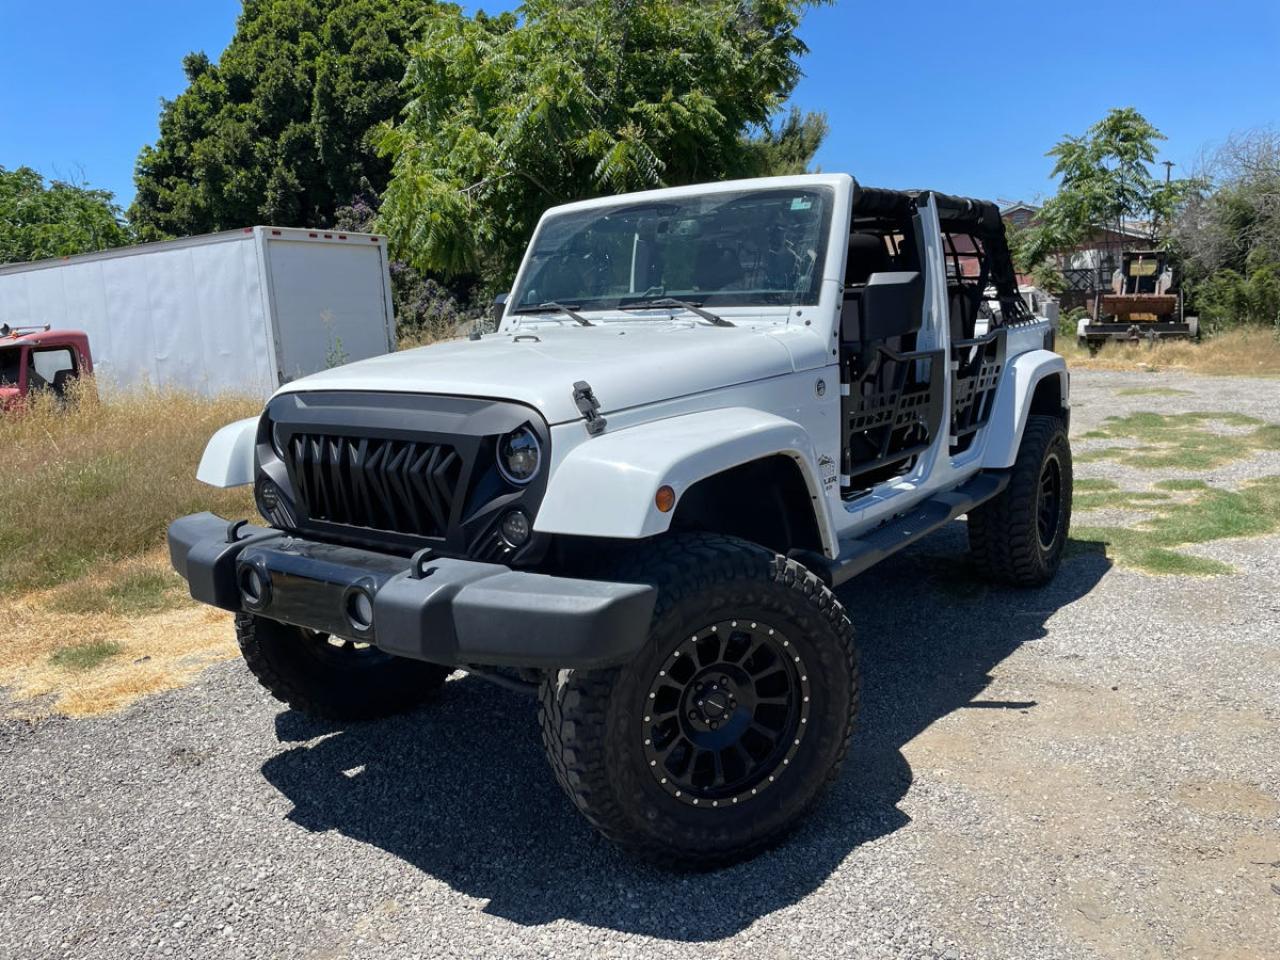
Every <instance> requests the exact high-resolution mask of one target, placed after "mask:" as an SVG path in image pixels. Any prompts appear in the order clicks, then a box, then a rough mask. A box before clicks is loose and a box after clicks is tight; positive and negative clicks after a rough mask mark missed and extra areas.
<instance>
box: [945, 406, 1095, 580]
mask: <svg viewBox="0 0 1280 960" xmlns="http://www.w3.org/2000/svg"><path fill="white" fill-rule="evenodd" d="M1071 491H1072V470H1071V445H1070V443H1069V442H1068V440H1067V430H1066V426H1065V425H1064V424H1063V422H1062V420H1060V419H1059V418H1058V417H1049V416H1041V415H1035V414H1033V415H1032V416H1029V417H1028V418H1027V426H1026V429H1025V430H1024V431H1023V433H1022V444H1021V445H1020V446H1019V447H1018V458H1017V460H1016V461H1015V462H1014V465H1013V469H1012V471H1011V472H1010V477H1009V485H1008V486H1007V487H1005V489H1004V491H1003V492H1001V494H1000V495H999V496H998V497H995V498H994V499H992V500H989V501H987V502H986V503H984V504H983V505H982V506H980V507H978V508H977V509H976V510H974V511H972V512H971V513H970V514H969V549H970V550H971V552H972V555H973V560H974V563H975V564H976V565H977V567H978V569H979V570H981V571H982V573H983V574H984V575H985V576H987V577H988V578H989V579H991V580H995V581H998V582H1002V583H1010V584H1013V585H1015V586H1019V587H1039V586H1043V585H1044V584H1046V583H1048V582H1049V581H1050V580H1052V579H1053V575H1054V574H1055V573H1057V572H1058V566H1059V565H1060V564H1061V562H1062V551H1063V549H1064V548H1065V547H1066V543H1067V536H1068V534H1069V532H1070V529H1071Z"/></svg>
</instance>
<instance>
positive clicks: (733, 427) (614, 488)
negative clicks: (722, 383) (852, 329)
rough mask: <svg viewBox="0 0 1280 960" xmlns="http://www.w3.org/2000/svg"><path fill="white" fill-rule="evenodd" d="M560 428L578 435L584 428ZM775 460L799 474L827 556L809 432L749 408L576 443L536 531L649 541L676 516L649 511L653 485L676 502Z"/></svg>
mask: <svg viewBox="0 0 1280 960" xmlns="http://www.w3.org/2000/svg"><path fill="white" fill-rule="evenodd" d="M558 429H563V430H581V429H582V424H581V423H573V424H568V425H566V426H564V427H561V428H558ZM555 446H556V441H555V432H554V431H553V433H552V449H555ZM779 454H780V455H783V456H788V457H791V458H792V459H794V460H795V462H796V465H797V466H798V467H799V468H800V473H801V476H802V477H803V478H804V482H805V486H806V488H807V489H808V491H809V496H810V499H811V501H812V504H813V509H814V512H815V518H816V520H817V523H818V531H819V533H820V534H821V536H822V540H823V546H824V548H826V549H827V550H828V551H829V552H830V551H832V550H833V549H834V547H835V544H836V532H835V527H834V525H833V523H832V519H831V515H830V511H829V510H828V508H827V500H826V495H825V493H824V491H823V488H822V481H821V478H820V474H819V472H818V469H817V455H816V453H815V451H814V448H813V441H812V440H811V439H810V437H809V434H808V432H807V431H806V430H805V429H804V428H803V427H802V426H800V425H799V424H798V423H796V422H795V421H793V420H787V419H785V418H783V417H779V416H775V415H774V414H770V413H764V412H762V411H760V410H752V409H750V408H748V407H729V408H726V409H720V410H706V411H702V412H699V413H689V414H684V415H683V416H678V417H670V418H667V419H664V420H655V421H652V422H650V423H645V424H641V425H639V426H635V427H629V428H626V429H622V430H618V431H616V432H613V433H605V434H602V435H600V436H597V437H593V438H591V439H589V440H584V441H582V442H580V443H578V444H577V445H576V446H574V447H573V448H572V449H571V450H569V452H568V453H567V454H566V455H565V457H564V458H563V459H562V460H559V461H558V462H557V463H555V464H554V466H553V473H552V475H551V479H550V482H549V483H548V486H547V494H546V497H545V498H544V499H543V501H542V506H541V507H540V508H539V510H538V516H537V519H536V520H535V521H534V529H536V530H538V531H541V532H544V533H560V534H569V535H574V536H586V537H617V538H622V539H639V538H641V537H651V536H654V535H656V534H659V533H663V532H664V531H666V530H667V529H668V527H670V525H671V518H672V516H673V514H674V511H672V512H671V513H662V512H660V511H659V510H658V509H657V507H655V506H654V495H655V494H656V493H657V491H658V487H660V486H662V485H663V484H668V485H670V486H671V487H672V488H673V489H674V490H675V492H676V498H677V502H678V501H679V498H680V496H681V495H682V494H683V493H684V492H685V491H686V490H688V489H689V488H690V487H691V486H693V485H694V484H695V483H697V482H698V481H699V480H703V479H705V478H707V477H710V476H713V475H715V474H717V473H722V472H723V471H725V470H728V469H730V468H732V467H736V466H740V465H741V464H744V463H750V462H751V461H753V460H759V459H761V458H763V457H769V456H775V455H779Z"/></svg>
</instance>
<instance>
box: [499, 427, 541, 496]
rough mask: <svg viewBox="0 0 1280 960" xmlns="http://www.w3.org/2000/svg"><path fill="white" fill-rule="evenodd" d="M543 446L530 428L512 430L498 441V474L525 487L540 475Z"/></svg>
mask: <svg viewBox="0 0 1280 960" xmlns="http://www.w3.org/2000/svg"><path fill="white" fill-rule="evenodd" d="M541 465H542V444H541V443H539V442H538V435H537V434H536V433H534V432H533V431H532V430H531V429H529V427H527V426H525V427H520V428H519V429H518V430H512V431H511V432H510V433H508V434H506V435H504V436H503V437H501V438H500V439H499V440H498V472H499V473H501V474H502V476H503V478H504V479H506V480H507V481H508V482H509V483H514V484H515V485H516V486H523V485H524V484H526V483H528V482H529V481H530V480H532V479H533V478H534V477H535V476H537V474H538V468H539V467H540V466H541Z"/></svg>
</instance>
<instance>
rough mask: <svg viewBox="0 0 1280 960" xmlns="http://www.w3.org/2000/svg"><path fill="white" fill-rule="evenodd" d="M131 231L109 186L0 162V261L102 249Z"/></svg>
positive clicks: (127, 237)
mask: <svg viewBox="0 0 1280 960" xmlns="http://www.w3.org/2000/svg"><path fill="white" fill-rule="evenodd" d="M132 240H133V236H132V234H131V233H130V231H129V227H128V225H127V224H125V223H124V222H123V220H122V218H121V213H120V208H119V206H117V205H116V202H115V197H114V196H113V195H112V194H111V192H110V191H108V190H93V189H90V188H89V187H86V186H83V185H80V184H75V183H69V182H67V181H64V180H54V181H52V182H50V183H49V184H47V185H46V183H45V179H44V177H42V176H41V175H40V174H39V173H37V172H36V171H35V170H32V169H31V168H30V167H18V168H17V169H16V170H6V169H5V168H4V167H0V263H19V262H23V261H27V260H43V259H45V258H47V257H65V256H69V255H71V254H75V253H87V252H89V251H91V250H105V249H107V248H108V247H119V246H122V245H124V244H126V243H130V242H131V241H132Z"/></svg>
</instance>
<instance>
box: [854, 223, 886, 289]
mask: <svg viewBox="0 0 1280 960" xmlns="http://www.w3.org/2000/svg"><path fill="white" fill-rule="evenodd" d="M888 268H889V251H888V250H887V249H886V248H885V245H884V237H881V236H878V235H877V234H874V233H851V234H849V257H848V259H847V260H846V261H845V266H844V285H845V286H846V287H852V286H858V285H861V284H864V283H866V282H867V281H868V280H869V279H871V275H872V274H873V273H879V272H881V271H882V270H887V269H888Z"/></svg>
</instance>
